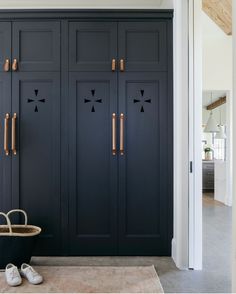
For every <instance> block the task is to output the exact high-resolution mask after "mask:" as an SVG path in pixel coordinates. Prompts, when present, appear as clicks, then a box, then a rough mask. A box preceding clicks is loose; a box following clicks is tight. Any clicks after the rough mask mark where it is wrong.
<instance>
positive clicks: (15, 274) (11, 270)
mask: <svg viewBox="0 0 236 294" xmlns="http://www.w3.org/2000/svg"><path fill="white" fill-rule="evenodd" d="M5 276H6V280H7V283H8V285H9V286H13V287H15V286H19V285H20V284H21V283H22V278H21V276H22V277H24V278H26V279H27V280H28V281H29V282H30V283H31V284H34V285H37V284H40V283H42V282H43V277H42V276H41V275H40V274H39V273H37V272H36V271H35V270H34V269H33V268H32V267H31V266H30V265H28V264H27V263H23V264H22V265H21V269H20V272H19V270H18V268H17V267H16V266H15V265H14V264H12V263H9V264H8V265H7V266H6V271H5Z"/></svg>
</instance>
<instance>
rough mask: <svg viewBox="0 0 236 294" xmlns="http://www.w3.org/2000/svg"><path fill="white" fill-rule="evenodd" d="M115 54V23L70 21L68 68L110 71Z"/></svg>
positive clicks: (72, 69)
mask: <svg viewBox="0 0 236 294" xmlns="http://www.w3.org/2000/svg"><path fill="white" fill-rule="evenodd" d="M116 54H117V23H115V22H114V23H113V22H71V23H70V24H69V70H70V71H107V72H110V71H111V66H112V59H116Z"/></svg>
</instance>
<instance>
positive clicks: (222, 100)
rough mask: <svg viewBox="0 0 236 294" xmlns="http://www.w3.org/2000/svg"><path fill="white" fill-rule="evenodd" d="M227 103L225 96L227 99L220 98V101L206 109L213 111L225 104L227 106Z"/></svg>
mask: <svg viewBox="0 0 236 294" xmlns="http://www.w3.org/2000/svg"><path fill="white" fill-rule="evenodd" d="M225 103H226V96H225V97H221V98H219V99H218V100H216V101H215V102H213V103H211V104H209V105H208V106H207V107H206V109H207V110H212V109H215V108H217V107H219V106H221V105H223V104H225Z"/></svg>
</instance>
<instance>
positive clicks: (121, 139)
mask: <svg viewBox="0 0 236 294" xmlns="http://www.w3.org/2000/svg"><path fill="white" fill-rule="evenodd" d="M120 155H124V114H123V113H121V114H120Z"/></svg>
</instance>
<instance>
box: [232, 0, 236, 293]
mask: <svg viewBox="0 0 236 294" xmlns="http://www.w3.org/2000/svg"><path fill="white" fill-rule="evenodd" d="M233 53H234V55H233V85H234V89H233V90H234V92H236V1H233ZM232 104H233V107H232V108H233V114H234V116H233V131H234V136H233V148H234V150H236V134H235V130H236V103H235V101H233V103H232ZM232 173H233V178H234V179H235V178H236V156H235V154H234V156H233V168H232ZM235 200H236V181H235V180H234V181H233V201H234V203H236V201H235ZM232 231H233V246H232V248H233V250H232V292H233V293H236V205H233V229H232Z"/></svg>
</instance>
